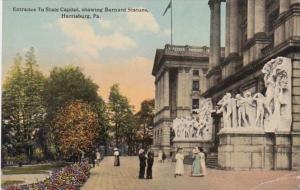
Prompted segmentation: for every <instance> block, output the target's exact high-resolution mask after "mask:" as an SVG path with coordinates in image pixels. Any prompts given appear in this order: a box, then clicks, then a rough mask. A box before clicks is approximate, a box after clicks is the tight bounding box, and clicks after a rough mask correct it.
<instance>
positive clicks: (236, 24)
mask: <svg viewBox="0 0 300 190" xmlns="http://www.w3.org/2000/svg"><path fill="white" fill-rule="evenodd" d="M221 3H226V23H225V25H226V36H225V57H224V60H222V59H221V56H220V55H221V50H220V6H221ZM209 6H210V9H211V32H210V36H211V38H210V47H211V51H210V55H209V58H210V60H209V70H208V73H207V75H206V77H207V80H208V89H207V90H206V91H205V92H204V93H203V94H202V95H203V96H204V97H207V98H212V101H213V104H214V105H217V103H218V102H219V101H220V100H221V99H222V98H223V97H224V95H225V94H226V93H228V92H229V93H231V95H232V97H235V95H236V94H243V93H245V92H249V93H250V95H251V96H253V95H254V94H255V93H261V94H263V95H265V96H267V95H266V91H267V90H268V89H267V85H266V84H265V79H264V77H265V76H264V73H263V72H262V69H263V67H264V66H265V64H266V63H268V62H270V60H272V59H276V58H278V57H284V59H285V58H287V60H288V62H289V61H290V62H291V70H292V71H291V76H289V77H291V95H290V96H291V97H290V101H291V102H290V104H291V108H290V110H289V111H290V112H291V116H292V120H291V126H288V127H289V128H290V129H289V130H288V131H280V130H278V131H277V130H275V131H273V132H266V131H254V130H251V129H249V130H244V131H239V130H231V131H227V132H226V131H222V130H221V129H222V128H224V118H223V116H222V115H220V114H213V117H214V121H215V122H214V127H215V128H216V129H218V130H221V131H219V132H218V137H219V138H218V140H219V144H218V164H219V166H220V167H221V168H225V169H299V168H300V0H226V1H225V0H209ZM233 127H235V126H233ZM218 130H217V131H218Z"/></svg>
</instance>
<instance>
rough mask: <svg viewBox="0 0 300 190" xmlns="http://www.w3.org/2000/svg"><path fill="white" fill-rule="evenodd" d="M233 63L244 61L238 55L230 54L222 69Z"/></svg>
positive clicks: (222, 64)
mask: <svg viewBox="0 0 300 190" xmlns="http://www.w3.org/2000/svg"><path fill="white" fill-rule="evenodd" d="M232 61H242V57H241V56H240V55H239V54H238V53H230V54H229V55H228V57H226V58H225V59H224V61H223V62H222V63H221V67H225V66H226V65H228V64H229V63H230V62H232Z"/></svg>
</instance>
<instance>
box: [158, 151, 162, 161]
mask: <svg viewBox="0 0 300 190" xmlns="http://www.w3.org/2000/svg"><path fill="white" fill-rule="evenodd" d="M162 156H163V153H162V151H161V150H159V151H158V162H160V163H162V161H163V159H162Z"/></svg>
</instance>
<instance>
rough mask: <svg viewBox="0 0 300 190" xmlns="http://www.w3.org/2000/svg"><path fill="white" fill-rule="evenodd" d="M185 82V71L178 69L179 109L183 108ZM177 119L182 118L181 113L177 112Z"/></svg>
mask: <svg viewBox="0 0 300 190" xmlns="http://www.w3.org/2000/svg"><path fill="white" fill-rule="evenodd" d="M182 82H183V69H182V68H178V74H177V107H182V106H183V105H182V98H183V97H182V84H183V83H182ZM177 117H181V111H178V110H177Z"/></svg>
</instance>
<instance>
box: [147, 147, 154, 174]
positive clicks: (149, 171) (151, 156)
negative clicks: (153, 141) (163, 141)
mask: <svg viewBox="0 0 300 190" xmlns="http://www.w3.org/2000/svg"><path fill="white" fill-rule="evenodd" d="M153 162H154V153H153V152H152V151H151V150H150V151H149V152H148V155H147V179H152V166H153Z"/></svg>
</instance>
